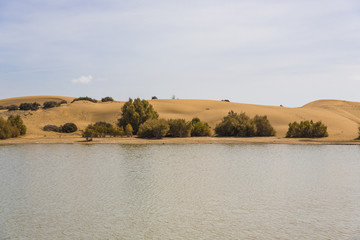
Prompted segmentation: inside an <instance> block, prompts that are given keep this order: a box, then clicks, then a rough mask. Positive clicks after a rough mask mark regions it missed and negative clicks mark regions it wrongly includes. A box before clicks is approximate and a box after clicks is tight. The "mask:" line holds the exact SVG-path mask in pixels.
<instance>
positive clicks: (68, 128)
mask: <svg viewBox="0 0 360 240" xmlns="http://www.w3.org/2000/svg"><path fill="white" fill-rule="evenodd" d="M77 129H78V128H77V126H76V125H75V123H65V124H64V125H62V126H60V132H62V133H72V132H76V131H77Z"/></svg>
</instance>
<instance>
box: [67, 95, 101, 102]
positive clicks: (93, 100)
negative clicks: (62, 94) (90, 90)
mask: <svg viewBox="0 0 360 240" xmlns="http://www.w3.org/2000/svg"><path fill="white" fill-rule="evenodd" d="M76 101H89V102H93V103H97V102H98V101H97V100H96V99H94V98H90V97H88V96H86V97H78V98H75V99H74V100H72V102H71V103H73V102H76Z"/></svg>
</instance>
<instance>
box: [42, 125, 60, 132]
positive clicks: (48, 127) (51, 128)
mask: <svg viewBox="0 0 360 240" xmlns="http://www.w3.org/2000/svg"><path fill="white" fill-rule="evenodd" d="M43 130H44V131H48V132H60V128H59V127H58V126H56V125H51V124H49V125H46V126H44V127H43Z"/></svg>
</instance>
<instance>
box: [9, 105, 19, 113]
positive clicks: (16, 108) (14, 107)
mask: <svg viewBox="0 0 360 240" xmlns="http://www.w3.org/2000/svg"><path fill="white" fill-rule="evenodd" d="M6 109H7V110H8V111H16V110H19V106H18V105H15V104H13V105H10V106H7V107H6Z"/></svg>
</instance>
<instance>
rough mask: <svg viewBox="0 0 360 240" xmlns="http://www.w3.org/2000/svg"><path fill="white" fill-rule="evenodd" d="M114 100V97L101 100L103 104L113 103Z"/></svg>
mask: <svg viewBox="0 0 360 240" xmlns="http://www.w3.org/2000/svg"><path fill="white" fill-rule="evenodd" d="M113 101H114V99H113V98H112V97H104V98H102V99H101V102H113Z"/></svg>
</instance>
